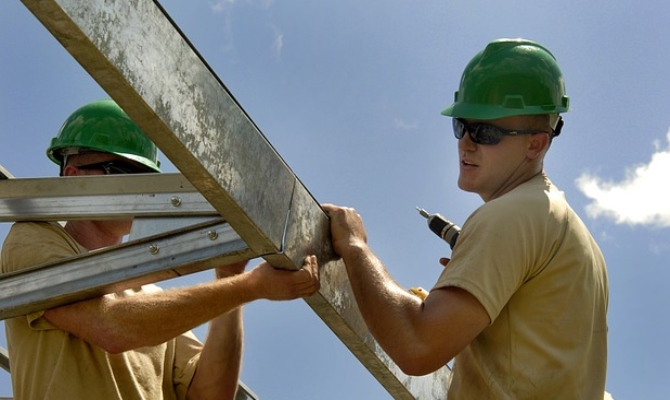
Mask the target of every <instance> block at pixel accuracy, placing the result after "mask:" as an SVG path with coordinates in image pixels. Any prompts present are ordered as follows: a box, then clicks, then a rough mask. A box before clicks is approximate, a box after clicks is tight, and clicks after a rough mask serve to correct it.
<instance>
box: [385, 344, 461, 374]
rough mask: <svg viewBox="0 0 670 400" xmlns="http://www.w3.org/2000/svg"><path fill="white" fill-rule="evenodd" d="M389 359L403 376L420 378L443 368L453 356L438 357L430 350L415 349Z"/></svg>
mask: <svg viewBox="0 0 670 400" xmlns="http://www.w3.org/2000/svg"><path fill="white" fill-rule="evenodd" d="M391 358H392V359H393V361H395V363H396V365H397V366H398V368H400V370H401V371H402V372H403V373H404V374H406V375H410V376H422V375H428V374H431V373H433V372H435V371H437V370H438V369H440V368H442V367H444V366H445V365H446V364H447V363H448V362H449V361H450V360H451V359H452V358H453V356H452V355H438V354H436V352H435V351H434V350H431V349H425V351H421V350H420V349H417V348H416V347H415V348H413V349H411V351H405V352H401V353H397V354H395V355H394V356H392V357H391Z"/></svg>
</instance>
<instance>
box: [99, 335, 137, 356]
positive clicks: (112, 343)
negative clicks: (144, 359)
mask: <svg viewBox="0 0 670 400" xmlns="http://www.w3.org/2000/svg"><path fill="white" fill-rule="evenodd" d="M93 344H94V345H96V346H98V347H100V348H101V349H102V350H104V351H105V352H107V353H109V354H120V353H123V352H126V351H130V350H133V349H135V348H137V346H132V345H130V344H129V343H128V342H127V341H125V340H119V339H118V338H115V337H112V336H106V337H101V338H98V339H97V340H95V342H94V343H93Z"/></svg>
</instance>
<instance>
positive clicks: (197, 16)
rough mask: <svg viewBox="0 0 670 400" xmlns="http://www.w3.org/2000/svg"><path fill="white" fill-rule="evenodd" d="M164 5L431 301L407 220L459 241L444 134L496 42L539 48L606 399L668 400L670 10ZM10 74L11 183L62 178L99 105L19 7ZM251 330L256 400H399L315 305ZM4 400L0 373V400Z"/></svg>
mask: <svg viewBox="0 0 670 400" xmlns="http://www.w3.org/2000/svg"><path fill="white" fill-rule="evenodd" d="M161 3H162V4H163V5H164V7H165V8H166V9H167V11H168V12H169V13H170V15H171V17H172V18H173V19H174V20H175V21H176V23H177V24H178V25H179V26H180V28H181V29H182V30H183V31H184V32H185V34H186V35H187V36H188V38H189V39H190V40H191V42H192V43H193V44H194V46H195V47H196V48H197V49H198V51H199V52H200V53H201V54H202V55H203V57H204V58H205V59H206V60H207V62H208V63H209V64H210V66H211V67H212V69H213V70H214V71H215V72H216V73H217V75H218V76H219V77H220V79H221V80H222V81H223V82H224V83H225V84H226V86H227V87H228V89H230V91H231V92H232V93H233V95H234V96H235V97H236V98H237V100H238V101H239V102H240V103H241V104H242V106H243V107H244V108H245V110H246V111H247V112H248V113H249V115H250V116H251V117H252V118H253V120H254V122H255V123H256V124H257V125H258V126H259V127H260V129H261V130H262V131H263V133H264V135H265V136H266V137H267V138H268V140H269V141H270V142H271V143H272V144H273V145H274V146H275V148H276V149H277V151H278V152H279V153H280V154H281V155H282V157H283V158H284V159H285V160H286V162H287V163H288V164H289V166H291V168H292V169H293V170H294V172H295V173H296V175H297V176H298V177H299V178H300V179H301V181H302V182H303V183H304V184H305V186H306V187H307V188H308V189H309V190H310V192H311V193H312V194H313V195H314V197H315V198H316V199H317V200H319V201H321V202H332V203H336V204H343V205H349V206H353V207H356V208H357V209H358V211H359V212H360V213H361V214H362V216H363V218H364V220H365V223H366V227H367V229H368V236H369V238H370V244H371V246H372V247H373V249H374V250H375V251H376V252H377V254H378V255H379V257H380V258H381V259H382V260H383V261H384V262H385V263H386V265H387V267H388V268H389V270H390V272H391V274H392V275H393V276H394V277H395V278H396V279H397V280H398V282H399V283H400V284H402V285H404V286H406V287H410V286H423V287H430V286H432V284H433V282H434V281H435V279H436V278H437V276H438V274H439V272H440V268H441V267H440V266H439V264H438V259H439V257H441V256H448V255H449V249H448V247H447V246H446V245H445V244H444V243H442V242H441V241H439V239H437V238H436V237H435V236H434V235H433V234H432V233H430V232H429V231H428V229H427V228H426V225H425V220H423V219H422V218H421V217H420V216H419V215H418V214H417V212H416V210H415V207H416V206H420V207H423V208H425V209H427V210H429V211H431V212H439V213H441V214H443V215H445V216H447V217H448V218H449V219H451V220H453V221H454V222H456V223H458V224H462V223H463V221H465V219H466V218H467V216H468V215H469V214H470V213H471V212H472V211H474V210H475V209H476V208H477V207H478V206H479V205H481V200H480V199H479V198H478V197H477V196H475V195H472V194H468V193H463V192H461V191H459V190H458V188H457V186H456V176H457V154H456V141H455V139H454V138H453V135H452V132H451V122H450V120H449V119H448V118H446V117H443V116H441V115H440V111H441V110H442V109H443V108H444V107H445V106H447V105H448V104H449V103H450V102H451V101H452V99H453V92H454V91H455V90H456V89H457V85H458V81H459V79H460V75H461V72H462V70H463V67H464V66H465V64H466V63H467V62H468V61H469V59H470V58H471V57H472V56H473V55H474V54H475V53H476V52H477V51H479V50H480V49H481V48H483V47H484V46H485V45H486V43H488V42H489V41H491V40H493V39H495V38H499V37H525V38H529V39H533V40H536V41H539V42H541V43H543V44H544V45H546V46H547V47H548V48H549V49H551V50H552V52H553V53H554V55H555V56H556V57H557V59H558V61H559V64H560V65H561V67H562V69H563V73H564V75H565V79H566V86H567V91H568V95H569V96H570V99H571V111H570V112H569V113H568V114H566V115H565V116H564V118H565V120H566V125H565V128H564V130H563V133H562V134H561V136H560V137H559V138H558V139H557V140H556V141H555V142H554V144H553V145H552V148H551V151H550V153H549V154H548V157H547V159H546V163H545V168H546V171H547V173H548V174H549V176H550V177H551V178H552V180H553V181H554V183H555V184H556V185H557V186H559V187H560V188H561V189H562V190H563V191H564V192H565V193H566V196H567V198H568V200H569V201H570V202H571V204H572V206H573V208H574V209H575V210H576V211H577V212H578V213H579V215H580V216H581V217H582V218H583V219H584V221H585V223H586V224H587V226H588V227H589V228H590V229H591V232H592V233H593V235H594V237H595V238H596V239H597V241H598V242H599V244H600V246H601V248H602V250H603V253H604V254H605V257H606V259H607V261H608V268H609V274H610V287H611V295H610V308H609V339H610V341H609V349H610V351H609V359H608V381H607V390H608V391H609V392H611V393H612V395H613V397H614V398H615V399H617V400H621V399H665V398H667V393H668V392H669V391H670V380H669V379H668V376H670V368H669V367H668V362H667V360H668V359H670V345H669V344H668V339H667V338H668V337H670V321H669V318H668V314H669V311H670V307H669V306H670V299H669V298H668V296H666V293H667V289H666V287H667V283H668V282H670V265H669V263H668V261H667V259H668V256H670V243H669V240H668V237H669V234H670V203H669V202H668V201H667V189H666V188H665V184H666V182H667V181H668V178H667V176H668V172H670V130H669V129H670V77H669V74H668V73H667V69H668V67H667V66H668V65H670V59H669V57H670V25H669V24H668V23H667V15H669V13H670V5H668V3H667V2H661V1H656V2H639V1H633V0H619V1H616V2H610V1H604V0H593V1H588V2H586V1H581V0H566V1H564V2H562V3H560V5H558V4H557V3H556V2H548V1H545V0H533V1H531V0H517V1H514V2H501V1H497V0H470V1H444V0H439V1H438V0H435V1H433V0H428V1H423V2H420V3H417V2H410V1H403V0H388V1H386V2H384V3H383V6H382V5H380V3H376V2H362V1H353V0H345V1H330V0H324V1H319V2H309V1H299V0H296V1H271V0H265V1H261V0H245V1H240V0H225V1H218V2H217V1H213V0H208V1H199V0H195V1H191V2H183V1H178V0H169V1H168V0H165V1H162V2H161ZM0 57H1V59H2V63H0V88H1V92H0V121H2V124H1V125H0V138H1V139H2V142H1V143H2V144H1V145H0V164H2V165H3V166H4V167H5V168H7V169H8V170H9V171H10V172H12V173H13V174H14V175H15V176H16V177H19V178H24V177H36V176H53V175H55V174H56V173H57V170H56V167H55V166H54V165H53V164H51V163H50V162H49V161H48V159H47V158H46V157H45V155H44V151H45V149H46V147H47V146H48V144H49V141H50V140H51V138H52V137H53V136H54V135H55V134H56V132H57V130H58V128H59V127H60V125H61V124H62V122H63V121H64V120H65V118H66V117H67V116H68V115H69V114H70V113H71V112H72V111H73V110H75V109H76V108H78V107H79V106H81V105H82V104H84V103H87V102H89V101H92V100H96V99H99V98H102V97H105V96H106V94H105V93H104V91H102V90H101V89H100V87H99V86H98V85H97V83H96V82H95V81H93V80H92V79H91V78H90V77H89V76H88V75H87V74H86V72H85V71H83V70H82V68H81V67H80V66H79V65H78V64H77V63H76V62H75V61H74V60H73V59H72V57H71V56H70V55H69V54H68V53H67V52H66V51H65V50H64V49H63V48H62V47H61V46H60V45H59V44H58V43H57V42H56V41H55V40H54V39H53V37H51V36H50V34H49V33H48V32H47V31H46V29H44V27H43V26H42V25H40V24H39V22H38V21H37V20H36V19H35V18H34V17H33V16H32V15H31V14H30V13H29V12H28V11H27V10H26V9H25V8H24V7H23V6H22V5H21V4H20V3H19V2H16V1H11V2H2V4H0ZM163 162H164V166H165V168H164V169H165V170H166V171H170V172H172V171H175V169H174V167H171V164H170V162H169V160H167V159H165V158H164V159H163ZM8 227H9V224H0V238H2V237H4V235H5V234H6V231H7V229H8ZM210 275H211V273H209V272H206V273H201V274H196V275H193V276H189V277H186V278H182V279H181V280H179V281H168V282H164V283H163V284H162V285H164V286H165V287H170V286H174V285H187V284H192V283H194V282H199V281H203V280H206V279H210ZM245 317H246V329H247V343H246V354H245V362H244V370H243V374H242V379H243V381H244V382H245V383H246V384H247V385H248V386H249V387H250V388H251V389H252V390H253V391H255V392H256V393H257V394H258V396H259V397H260V398H261V399H267V400H270V399H287V400H288V399H291V400H300V399H305V400H307V399H333V400H335V399H343V398H351V399H359V398H360V399H386V398H390V397H389V395H388V394H387V393H386V392H385V391H384V390H383V388H382V387H381V386H380V385H379V384H378V383H377V382H376V381H375V379H374V378H373V377H372V375H370V373H369V372H368V371H367V370H365V369H364V368H363V367H361V365H360V364H359V363H358V361H357V360H356V359H355V358H354V357H353V356H352V355H351V354H350V353H349V352H348V350H347V349H346V348H345V347H344V346H343V345H342V343H341V342H339V340H338V339H337V338H336V337H335V336H334V335H333V334H332V332H330V330H328V328H327V327H325V325H324V324H323V322H322V321H321V320H320V319H319V318H318V316H316V315H315V314H314V313H313V312H312V311H311V309H309V307H307V306H306V305H305V304H304V302H302V301H295V302H288V303H271V302H258V303H254V304H250V305H248V306H247V307H246V311H245ZM196 333H197V334H198V335H199V336H200V337H204V334H205V330H204V328H199V329H197V330H196ZM4 340H5V339H4V335H0V346H3V347H5V346H6V344H5V341H4ZM10 395H11V387H10V384H9V376H8V374H6V373H5V372H4V371H0V397H2V396H10Z"/></svg>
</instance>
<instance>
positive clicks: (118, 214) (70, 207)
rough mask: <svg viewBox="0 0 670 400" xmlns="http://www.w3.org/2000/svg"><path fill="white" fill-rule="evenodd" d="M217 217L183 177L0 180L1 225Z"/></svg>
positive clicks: (137, 176)
mask: <svg viewBox="0 0 670 400" xmlns="http://www.w3.org/2000/svg"><path fill="white" fill-rule="evenodd" d="M176 215H178V216H180V217H192V216H218V213H217V211H216V210H215V209H214V207H212V205H211V204H209V202H208V201H207V200H205V198H204V197H203V196H202V195H201V194H200V193H199V192H198V191H197V190H196V189H195V188H194V187H193V186H192V185H191V184H190V182H189V181H188V180H186V178H184V177H183V176H182V175H181V174H138V175H107V176H104V175H103V176H92V175H91V176H81V177H77V178H75V179H71V178H61V177H56V178H25V179H5V180H0V222H8V221H49V220H51V221H71V220H75V219H80V220H82V219H83V220H100V219H119V218H129V217H158V216H173V217H174V216H176Z"/></svg>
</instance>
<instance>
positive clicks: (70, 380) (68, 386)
mask: <svg viewBox="0 0 670 400" xmlns="http://www.w3.org/2000/svg"><path fill="white" fill-rule="evenodd" d="M86 251H87V250H86V249H85V248H83V247H81V246H80V245H79V244H78V243H77V242H76V241H74V239H72V237H70V236H69V235H68V234H67V233H66V232H65V230H63V228H62V227H61V226H60V225H59V224H56V223H45V222H20V223H16V224H14V225H13V226H12V228H11V230H10V232H9V234H8V235H7V238H6V240H5V243H4V244H3V248H2V272H10V271H17V270H20V269H23V268H27V267H30V266H34V265H37V264H40V263H43V262H47V261H53V260H57V259H62V258H65V257H69V256H72V255H75V254H82V253H86ZM155 290H161V289H160V288H158V287H157V286H155V285H147V286H143V287H142V288H141V289H137V290H126V291H123V292H120V293H117V294H116V295H117V296H135V295H138V294H141V293H143V292H147V291H155ZM43 314H44V312H43V311H41V312H36V313H33V314H30V315H27V316H23V317H17V318H12V319H9V320H6V321H5V331H6V333H7V344H8V351H9V357H10V361H11V368H12V373H11V376H12V385H13V391H14V398H15V399H16V400H48V399H53V400H73V399H82V400H83V399H86V400H88V399H91V400H93V399H96V400H97V399H105V400H111V399H119V400H121V399H123V400H132V399H146V400H157V399H166V400H168V399H184V398H185V397H186V391H187V389H188V386H189V384H190V382H191V379H192V378H193V375H194V373H195V367H196V364H197V361H198V358H199V355H200V351H201V349H202V344H201V343H200V342H199V341H198V340H197V338H196V337H195V336H194V335H193V334H192V333H191V332H187V333H185V334H183V335H181V336H179V337H177V338H175V339H172V340H170V341H168V342H167V343H163V344H161V345H159V346H152V347H144V348H140V349H137V350H133V351H127V352H124V353H120V354H108V353H107V352H105V351H104V350H102V349H101V348H99V347H97V346H94V345H91V344H89V343H88V342H85V341H83V340H81V339H79V338H78V337H76V336H73V335H71V334H69V333H67V332H64V331H61V330H59V329H57V328H56V327H54V326H53V325H52V324H50V323H49V322H48V321H47V320H46V319H45V318H43Z"/></svg>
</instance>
